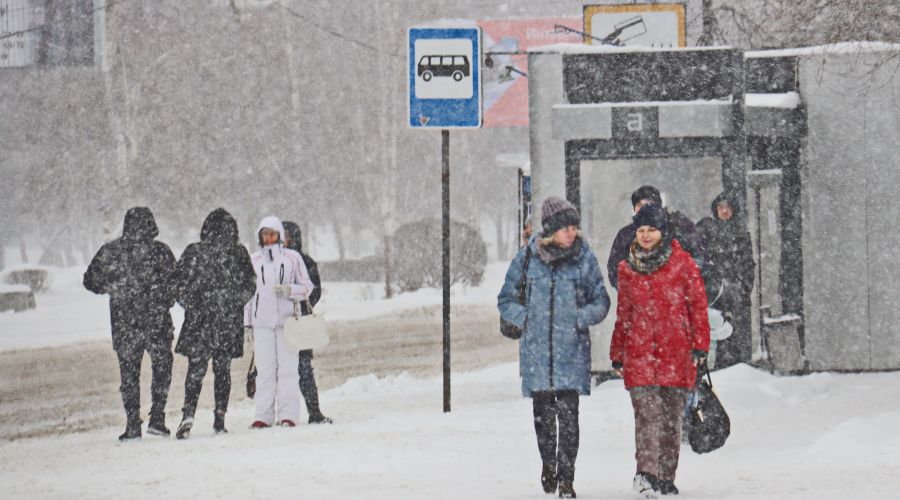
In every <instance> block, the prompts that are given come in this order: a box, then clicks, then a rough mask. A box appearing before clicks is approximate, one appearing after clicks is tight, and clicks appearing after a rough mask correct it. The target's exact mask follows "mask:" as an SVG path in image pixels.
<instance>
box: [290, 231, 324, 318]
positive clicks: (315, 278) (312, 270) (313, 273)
mask: <svg viewBox="0 0 900 500" xmlns="http://www.w3.org/2000/svg"><path fill="white" fill-rule="evenodd" d="M282 224H283V225H284V232H285V233H286V234H287V237H288V244H287V248H289V249H291V250H293V251H295V252H297V253H299V254H300V257H302V258H303V263H304V264H305V265H306V270H307V271H308V272H309V279H310V281H312V283H313V285H315V286H316V288H315V290H313V292H312V293H311V294H309V303H310V304H312V306H313V307H315V305H316V303H317V302H319V299H320V298H322V279H321V278H320V277H319V266H318V264H316V261H315V260H313V258H312V257H310V256H309V255H306V254H305V253H303V232H302V231H300V226H298V225H297V223H296V222H291V221H284V222H283V223H282ZM300 309H301V312H302V314H303V315H304V316H305V315H307V314H312V311H310V310H309V308H308V307H306V303H305V302H304V303H302V304H300Z"/></svg>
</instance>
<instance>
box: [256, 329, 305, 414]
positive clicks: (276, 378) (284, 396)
mask: <svg viewBox="0 0 900 500" xmlns="http://www.w3.org/2000/svg"><path fill="white" fill-rule="evenodd" d="M253 350H254V353H255V355H256V370H257V375H256V396H255V397H254V398H253V400H254V401H255V402H256V420H259V421H261V422H265V423H267V424H270V425H271V424H274V423H275V415H276V413H277V414H278V422H280V421H282V420H285V419H287V420H293V421H294V423H298V419H299V418H300V385H299V383H300V378H299V375H298V372H297V363H298V361H297V359H298V358H297V351H294V350H292V349H289V348H288V347H287V346H286V345H285V343H284V332H283V331H282V329H281V328H276V329H274V330H273V329H270V328H253ZM276 405H277V408H276Z"/></svg>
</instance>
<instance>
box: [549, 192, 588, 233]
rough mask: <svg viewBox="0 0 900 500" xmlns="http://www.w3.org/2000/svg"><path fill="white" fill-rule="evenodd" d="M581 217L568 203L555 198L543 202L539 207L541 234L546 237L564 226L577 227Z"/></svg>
mask: <svg viewBox="0 0 900 500" xmlns="http://www.w3.org/2000/svg"><path fill="white" fill-rule="evenodd" d="M580 224H581V217H579V216H578V211H577V210H575V207H573V206H572V204H571V203H569V202H568V201H566V200H564V199H562V198H559V197H557V196H551V197H549V198H547V199H546V200H544V204H543V205H542V206H541V227H542V228H543V229H542V231H541V234H543V235H544V237H545V238H546V237H548V236H550V235H552V234H553V233H555V232H557V231H559V230H560V229H562V228H564V227H566V226H578V225H580Z"/></svg>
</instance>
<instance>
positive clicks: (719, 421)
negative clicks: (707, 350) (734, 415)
mask: <svg viewBox="0 0 900 500" xmlns="http://www.w3.org/2000/svg"><path fill="white" fill-rule="evenodd" d="M701 369H702V370H703V371H701ZM703 372H705V373H706V379H704V378H703ZM691 399H692V400H691V406H690V426H689V427H690V430H689V431H688V442H689V443H690V444H691V449H692V450H694V451H695V452H697V453H709V452H711V451H714V450H718V449H719V448H721V447H722V446H723V445H724V444H725V441H726V440H727V439H728V436H729V435H730V434H731V419H729V418H728V413H726V412H725V408H724V407H723V406H722V402H721V401H719V398H718V396H716V393H715V392H713V386H712V377H711V376H710V375H709V366H707V364H706V360H704V361H703V362H702V363H700V366H698V367H697V383H696V384H694V392H693V394H692V398H691Z"/></svg>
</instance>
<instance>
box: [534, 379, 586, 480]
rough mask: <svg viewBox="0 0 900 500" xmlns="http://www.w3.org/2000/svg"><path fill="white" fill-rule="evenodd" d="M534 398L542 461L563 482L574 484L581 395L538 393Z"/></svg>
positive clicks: (553, 392)
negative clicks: (579, 398)
mask: <svg viewBox="0 0 900 500" xmlns="http://www.w3.org/2000/svg"><path fill="white" fill-rule="evenodd" d="M531 398H532V404H533V406H534V431H535V434H537V442H538V450H539V451H540V453H541V460H542V461H543V462H544V464H546V465H548V466H550V467H554V468H556V477H557V479H559V480H560V481H573V480H574V479H575V458H576V457H577V456H578V441H579V428H578V392H577V391H574V390H565V391H537V392H533V393H532V394H531Z"/></svg>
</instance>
